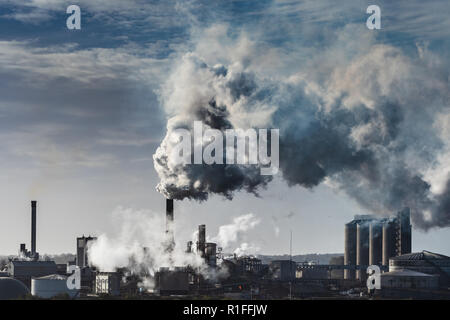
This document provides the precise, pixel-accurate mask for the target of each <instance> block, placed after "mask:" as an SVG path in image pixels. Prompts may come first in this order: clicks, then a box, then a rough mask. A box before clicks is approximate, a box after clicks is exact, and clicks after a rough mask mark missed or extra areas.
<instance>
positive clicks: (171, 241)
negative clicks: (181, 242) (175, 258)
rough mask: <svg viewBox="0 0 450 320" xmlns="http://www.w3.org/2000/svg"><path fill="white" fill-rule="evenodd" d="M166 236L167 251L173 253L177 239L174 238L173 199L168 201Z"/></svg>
mask: <svg viewBox="0 0 450 320" xmlns="http://www.w3.org/2000/svg"><path fill="white" fill-rule="evenodd" d="M166 236H167V241H168V244H167V250H168V251H172V250H173V247H174V246H175V239H174V236H173V199H166Z"/></svg>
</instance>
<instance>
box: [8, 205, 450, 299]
mask: <svg viewBox="0 0 450 320" xmlns="http://www.w3.org/2000/svg"><path fill="white" fill-rule="evenodd" d="M165 217H166V225H165V230H164V233H165V235H166V238H165V239H162V241H161V242H162V245H163V248H164V249H165V251H166V253H167V254H168V257H169V263H168V266H165V267H161V268H159V270H158V271H157V272H155V273H154V274H153V272H152V271H151V270H150V269H148V268H145V267H142V266H138V265H136V264H133V260H132V259H133V257H131V258H130V259H131V260H130V261H131V262H130V267H127V268H120V269H117V270H109V271H112V272H103V271H104V270H97V269H96V267H95V266H93V265H91V264H90V263H89V247H90V244H91V243H92V242H94V241H96V240H97V238H96V237H92V236H87V237H86V236H84V235H83V236H82V237H77V238H76V252H75V259H74V260H73V261H69V262H67V264H56V263H55V261H47V260H46V261H43V260H39V254H38V253H37V250H36V222H37V220H36V218H37V202H36V201H32V204H31V250H30V251H28V250H27V249H26V245H25V244H21V245H20V251H19V254H18V256H17V257H16V258H12V259H10V260H9V262H8V265H7V269H6V270H0V271H1V273H0V276H2V277H0V299H2V297H4V298H5V299H14V298H19V297H23V296H24V295H28V294H30V293H31V295H33V296H35V297H39V298H44V299H52V298H55V297H61V296H65V297H69V298H78V297H83V298H98V299H100V298H103V297H105V296H123V295H127V296H135V295H140V296H144V297H145V296H149V297H151V298H154V297H155V296H170V295H177V296H179V295H189V296H195V295H207V296H216V297H228V298H244V299H252V298H259V299H272V298H275V299H279V298H285V297H290V298H293V297H300V298H303V297H311V296H317V297H322V296H323V297H332V296H335V297H339V296H340V295H342V294H344V295H348V293H346V292H350V291H351V290H357V292H358V297H361V296H362V295H363V294H365V295H367V296H369V295H379V296H381V297H390V298H392V297H416V298H417V297H418V298H423V297H425V298H427V297H430V294H432V295H433V297H435V296H436V295H437V296H440V297H449V298H450V291H449V289H448V288H449V287H450V258H449V257H447V256H444V255H440V254H436V253H432V252H429V251H422V252H418V253H411V223H410V212H409V209H407V208H406V209H403V210H402V211H400V212H399V213H398V214H397V215H396V216H395V217H393V218H384V219H380V218H376V217H374V216H371V215H359V216H355V219H354V220H353V221H351V222H349V223H347V224H346V225H345V253H344V256H334V257H333V259H331V260H330V261H329V263H328V264H319V263H316V262H312V261H304V262H296V261H293V260H292V256H291V257H290V258H289V259H285V260H273V259H269V260H267V259H264V261H265V263H263V262H262V261H263V260H261V259H259V258H258V257H254V256H248V255H244V256H237V255H236V254H233V253H228V254H226V253H223V252H222V248H220V247H219V246H218V244H217V243H214V242H208V241H207V239H208V237H207V234H206V225H204V224H200V225H199V226H198V234H197V239H196V241H195V244H194V243H193V241H188V242H187V245H186V251H185V252H186V253H187V254H188V256H187V257H188V258H189V259H187V260H188V261H192V262H193V265H190V264H187V265H183V266H174V265H173V264H174V263H173V261H175V260H176V259H174V256H173V255H174V254H175V253H174V250H175V237H174V228H173V224H174V201H173V200H172V199H166V210H165ZM142 250H143V253H144V255H149V254H150V252H151V251H150V250H149V248H148V247H142ZM190 255H193V256H190ZM148 258H149V259H151V258H152V257H148ZM190 258H192V259H190ZM169 265H170V266H171V267H169ZM369 265H378V266H379V267H380V269H381V271H382V273H381V275H380V282H381V289H377V290H375V291H374V292H371V291H369V292H368V290H367V287H366V282H365V281H364V280H365V279H366V272H367V267H368V266H369ZM135 267H136V268H135ZM74 269H75V272H76V273H77V274H78V275H79V276H80V284H81V286H80V287H79V288H75V289H69V288H68V286H67V279H68V277H69V276H71V275H72V274H73V272H74V271H73V270H74ZM5 272H6V273H5ZM5 276H7V277H5ZM73 283H75V282H73ZM148 283H153V284H154V287H153V289H149V288H148V287H147V285H148ZM5 290H10V293H7V292H5Z"/></svg>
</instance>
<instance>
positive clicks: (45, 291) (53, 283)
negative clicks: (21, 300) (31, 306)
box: [31, 274, 78, 299]
mask: <svg viewBox="0 0 450 320" xmlns="http://www.w3.org/2000/svg"><path fill="white" fill-rule="evenodd" d="M77 292H78V291H77V290H76V289H69V288H68V287H67V277H65V276H61V275H57V274H53V275H49V276H45V277H40V278H32V279H31V294H32V295H33V296H36V297H39V298H44V299H49V298H53V297H55V296H58V295H63V294H67V295H69V297H71V298H73V297H74V296H75V295H76V294H77Z"/></svg>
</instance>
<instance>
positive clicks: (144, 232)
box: [88, 207, 203, 288]
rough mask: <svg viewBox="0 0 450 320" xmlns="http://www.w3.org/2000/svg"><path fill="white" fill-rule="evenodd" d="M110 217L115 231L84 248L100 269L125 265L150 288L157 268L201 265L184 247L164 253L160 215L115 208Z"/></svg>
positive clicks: (199, 260)
mask: <svg viewBox="0 0 450 320" xmlns="http://www.w3.org/2000/svg"><path fill="white" fill-rule="evenodd" d="M113 218H114V220H115V221H114V222H115V224H116V225H118V226H120V229H119V230H118V233H117V234H116V235H115V236H113V237H111V236H108V235H107V234H101V235H100V236H98V237H97V241H95V242H92V244H91V245H90V247H89V250H88V255H89V261H90V263H92V264H93V265H94V266H96V267H97V268H98V269H99V270H100V271H107V272H113V271H116V269H118V268H126V269H128V270H130V272H131V273H133V274H137V275H139V276H141V278H142V281H143V285H144V286H147V287H149V288H151V286H152V284H153V276H154V274H155V272H156V271H158V270H159V269H160V268H161V267H169V268H173V267H175V266H188V265H190V266H192V267H194V268H200V267H202V265H203V260H202V259H201V258H200V256H198V255H195V254H187V253H186V252H185V248H184V246H175V248H174V250H173V252H171V253H169V252H167V250H166V248H167V247H166V245H165V243H166V242H165V240H166V239H165V238H166V234H165V223H164V221H163V219H162V215H161V214H158V213H153V212H150V211H146V210H138V211H136V210H132V209H126V208H122V207H118V208H117V209H116V210H115V211H114V212H113Z"/></svg>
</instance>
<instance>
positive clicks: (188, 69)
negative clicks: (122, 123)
mask: <svg viewBox="0 0 450 320" xmlns="http://www.w3.org/2000/svg"><path fill="white" fill-rule="evenodd" d="M218 37H223V35H221V34H219V35H218ZM344 38H351V37H348V35H347V36H344ZM225 40H226V41H223V43H224V44H223V47H220V48H213V49H211V52H214V53H215V54H217V52H221V55H219V56H217V61H214V59H211V54H210V52H203V51H204V50H205V46H204V45H199V46H198V48H197V49H196V50H194V51H193V52H192V53H189V54H186V55H185V56H184V57H183V58H182V59H181V60H180V63H179V64H178V65H177V66H176V67H175V69H174V72H173V74H172V76H171V77H170V78H169V80H168V82H167V84H166V86H165V87H164V90H163V91H162V101H163V103H164V106H165V108H166V110H167V113H168V114H169V117H170V119H169V121H168V125H167V129H168V133H167V136H166V138H165V139H164V141H163V142H162V144H161V146H160V148H159V149H158V151H157V152H156V154H155V156H154V160H155V168H156V170H157V172H158V174H159V176H160V178H161V181H160V183H159V185H158V190H159V191H160V192H162V193H163V194H164V195H165V196H167V197H171V198H176V199H182V198H185V197H187V198H192V199H198V200H205V199H207V196H208V194H209V193H217V194H222V195H224V196H225V197H227V198H229V199H231V198H232V196H233V193H234V192H235V191H238V190H246V191H249V192H252V193H255V194H257V191H258V189H259V188H260V187H264V186H266V184H267V183H268V182H269V181H270V177H266V176H261V175H260V174H259V168H258V166H235V165H233V166H230V165H213V166H202V165H191V166H173V165H171V164H170V159H169V158H168V154H170V148H171V145H170V141H169V140H170V139H169V137H170V133H171V132H172V131H173V130H174V129H176V128H187V129H192V125H193V121H195V120H202V121H203V122H204V123H205V124H207V125H208V126H209V127H211V128H216V129H220V130H222V131H223V130H225V129H228V128H279V129H280V170H281V174H282V176H283V178H284V179H285V180H286V182H287V183H288V184H289V185H300V186H303V187H305V188H313V187H315V186H317V185H319V184H320V183H327V184H329V185H330V186H333V187H335V188H338V189H340V190H342V191H344V192H345V193H347V194H348V195H349V196H350V197H352V198H353V199H355V200H356V201H357V202H358V203H359V204H360V205H362V206H364V207H365V208H367V209H368V210H370V211H372V212H374V213H379V214H388V213H391V212H392V211H397V210H399V209H400V208H402V207H404V206H409V207H410V208H411V212H412V215H413V216H412V218H413V222H414V224H415V225H416V226H418V227H420V228H422V229H428V228H430V227H435V226H439V227H446V226H449V225H450V210H449V209H450V198H449V196H450V180H449V179H448V176H447V177H445V178H444V179H442V174H439V172H443V174H444V175H446V174H448V170H449V168H450V162H449V161H450V160H449V159H450V157H449V156H450V143H449V139H448V135H447V134H448V132H450V116H449V114H450V112H449V111H450V109H449V83H448V82H449V73H448V68H447V66H446V64H445V63H444V62H441V61H440V59H439V57H436V56H434V55H432V53H429V52H427V51H426V50H424V49H423V48H419V49H420V50H418V54H416V55H412V56H406V55H405V54H404V53H403V52H402V51H401V50H400V49H398V48H395V47H393V46H388V45H375V44H369V45H368V46H367V47H364V48H361V49H360V51H359V52H356V53H354V52H352V54H351V55H348V54H346V51H345V48H344V49H343V48H342V45H340V44H336V45H335V46H333V45H331V46H330V48H329V51H328V52H326V53H323V52H318V53H317V55H316V56H315V57H314V58H311V60H310V61H309V63H307V64H304V65H303V66H302V67H301V68H298V70H295V69H296V66H294V65H292V70H291V73H290V74H289V75H277V76H274V75H273V70H271V72H272V73H268V72H265V70H264V67H263V66H262V65H261V64H260V63H259V62H260V61H267V59H269V58H270V59H274V56H273V55H274V53H273V52H270V56H269V57H266V56H264V54H265V53H264V52H260V51H258V50H256V49H255V46H256V45H255V44H253V43H252V42H251V41H249V40H248V39H245V37H244V39H242V38H241V39H237V40H236V41H235V42H233V41H230V39H228V38H227V39H225ZM204 41H208V39H207V38H206V39H204ZM353 41H358V39H354V40H353ZM215 43H216V44H217V43H221V42H220V41H216V42H215ZM234 47H236V49H234ZM199 48H200V49H199ZM219 49H220V50H219ZM243 52H244V53H243ZM245 52H250V54H251V56H249V55H246V54H245ZM330 52H331V53H330ZM203 54H204V56H206V57H208V58H207V59H205V60H203V57H202V55H203ZM267 54H268V55H269V53H267ZM252 59H254V60H255V61H257V62H255V63H252ZM218 61H220V62H221V63H222V64H216V63H217V62H218ZM223 61H226V63H223ZM443 70H445V72H444V71H443Z"/></svg>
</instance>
